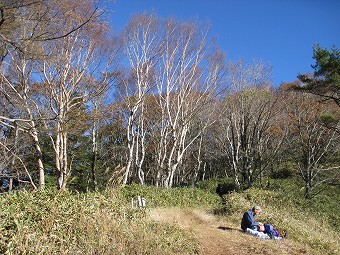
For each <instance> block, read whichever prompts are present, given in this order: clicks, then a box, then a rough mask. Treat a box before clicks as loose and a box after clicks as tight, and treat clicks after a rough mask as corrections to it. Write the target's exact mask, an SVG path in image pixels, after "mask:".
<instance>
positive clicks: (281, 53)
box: [110, 0, 340, 86]
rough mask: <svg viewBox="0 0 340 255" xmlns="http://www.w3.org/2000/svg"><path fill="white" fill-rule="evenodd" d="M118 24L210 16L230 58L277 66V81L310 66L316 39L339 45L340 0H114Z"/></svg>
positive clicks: (325, 44) (114, 20) (114, 18)
mask: <svg viewBox="0 0 340 255" xmlns="http://www.w3.org/2000/svg"><path fill="white" fill-rule="evenodd" d="M114 2H115V3H114V4H110V9H111V11H112V15H111V18H112V20H111V22H112V23H113V26H114V29H115V30H119V29H121V28H122V27H123V26H125V25H126V24H127V23H128V21H129V19H130V17H131V15H133V14H136V13H139V12H143V11H153V12H155V13H156V14H157V15H158V16H160V17H170V16H175V17H178V18H181V19H192V18H197V19H198V20H202V21H206V20H209V21H210V22H211V24H212V30H211V32H212V35H214V36H215V37H216V38H217V41H218V44H219V46H220V47H221V48H222V49H223V50H224V51H225V52H226V53H227V59H229V60H234V59H239V58H244V59H246V60H252V59H257V60H263V61H266V62H268V63H269V64H270V65H271V66H272V67H273V72H272V77H273V82H274V85H275V86H278V85H279V84H281V82H284V81H293V80H296V76H297V74H298V73H305V72H311V71H313V69H312V68H311V64H313V63H314V60H313V58H312V55H313V45H314V43H319V44H320V45H321V46H322V47H326V48H331V47H332V46H336V47H337V48H340V0H115V1H114Z"/></svg>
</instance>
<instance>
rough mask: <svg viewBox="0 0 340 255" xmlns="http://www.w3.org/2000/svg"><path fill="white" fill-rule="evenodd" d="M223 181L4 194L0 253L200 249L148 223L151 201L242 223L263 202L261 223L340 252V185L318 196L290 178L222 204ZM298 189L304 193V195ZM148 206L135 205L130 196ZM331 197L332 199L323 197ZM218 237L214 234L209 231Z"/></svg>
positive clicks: (178, 233)
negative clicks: (219, 188)
mask: <svg viewBox="0 0 340 255" xmlns="http://www.w3.org/2000/svg"><path fill="white" fill-rule="evenodd" d="M218 182H221V180H213V181H207V182H201V183H199V184H198V186H197V187H196V188H188V187H178V188H170V189H165V188H157V187H153V186H140V185H129V186H125V187H121V188H118V189H108V190H106V191H101V192H92V193H91V192H90V193H70V192H67V191H66V192H62V193H60V192H59V191H57V190H54V189H46V190H43V191H41V190H39V191H35V192H27V191H19V192H15V193H12V194H3V195H1V196H0V205H1V210H0V234H1V235H0V237H1V238H0V253H1V254H13V255H16V254H82V255H87V254H103V255H105V254H113V255H114V254H164V255H166V254H198V253H199V250H200V247H199V243H198V241H197V240H196V239H195V237H194V235H193V234H192V233H190V232H188V231H184V230H183V229H180V228H179V227H176V226H171V225H167V224H165V223H158V222H153V221H150V220H149V219H148V218H147V217H146V215H147V210H148V208H150V207H173V206H176V207H185V208H198V207H200V208H204V209H207V210H210V211H212V212H214V213H215V214H218V215H219V216H220V217H223V218H224V219H225V220H226V221H227V222H230V223H233V224H234V225H235V226H239V224H240V219H241V217H242V214H243V213H244V211H246V210H248V209H250V208H251V207H252V206H253V205H254V204H259V205H261V206H262V207H263V213H262V215H261V216H260V217H259V220H260V221H263V222H269V223H272V224H273V225H274V226H277V227H278V228H279V229H281V230H282V229H285V230H286V231H287V233H288V238H289V239H290V240H293V241H294V242H297V243H299V244H307V245H308V246H310V247H311V248H312V249H313V250H315V254H329V255H335V254H339V251H340V249H339V241H338V240H339V239H340V238H339V237H340V236H339V231H338V225H336V224H333V223H332V222H335V221H337V220H339V218H338V217H339V214H338V212H339V203H338V204H336V203H335V202H333V201H334V200H335V201H338V200H337V199H339V198H338V195H337V194H338V192H337V191H338V189H336V188H333V187H329V189H328V191H327V192H324V193H322V194H323V195H321V193H320V195H319V196H318V197H315V198H314V200H310V201H306V200H304V199H303V191H300V190H299V189H300V188H299V185H297V184H296V183H294V182H293V181H291V180H288V181H280V182H273V183H272V184H271V185H270V189H271V190H263V189H259V188H252V189H249V190H246V191H242V192H232V193H230V194H228V195H227V196H226V198H227V199H226V204H224V205H223V204H222V203H221V201H220V198H219V197H218V196H217V195H216V194H215V188H216V184H217V183H218ZM300 193H301V196H300ZM137 195H140V196H142V197H144V198H145V199H146V205H147V207H146V208H140V209H133V208H131V198H132V197H134V196H137ZM325 201H329V203H331V205H330V204H329V203H325ZM212 238H213V237H212Z"/></svg>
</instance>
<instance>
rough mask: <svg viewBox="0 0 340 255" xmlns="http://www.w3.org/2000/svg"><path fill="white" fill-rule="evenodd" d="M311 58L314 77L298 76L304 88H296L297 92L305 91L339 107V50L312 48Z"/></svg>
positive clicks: (316, 46) (317, 46)
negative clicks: (330, 101) (332, 101)
mask: <svg viewBox="0 0 340 255" xmlns="http://www.w3.org/2000/svg"><path fill="white" fill-rule="evenodd" d="M313 58H314V59H315V61H316V63H315V65H313V66H312V67H313V68H314V77H312V78H310V77H308V76H307V75H302V74H300V75H298V78H299V80H300V81H302V82H303V84H304V86H303V87H302V88H301V87H296V89H299V90H301V89H302V90H305V91H308V92H310V93H312V94H316V95H320V96H322V97H324V98H325V99H332V100H334V101H335V102H336V103H337V105H338V106H339V105H340V101H339V100H340V98H339V96H340V95H339V91H340V50H339V49H337V48H336V47H333V48H332V49H331V50H328V49H325V48H322V47H320V45H318V44H317V45H315V46H314V52H313Z"/></svg>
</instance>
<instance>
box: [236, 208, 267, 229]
mask: <svg viewBox="0 0 340 255" xmlns="http://www.w3.org/2000/svg"><path fill="white" fill-rule="evenodd" d="M261 211H262V209H261V207H260V206H258V205H255V206H254V207H253V208H252V209H251V210H249V211H246V212H245V213H244V214H243V217H242V221H241V228H242V230H243V231H246V229H247V228H250V229H252V230H256V231H258V230H259V229H260V227H261V226H263V224H262V223H261V222H257V221H255V219H254V217H255V216H256V215H259V214H260V213H261Z"/></svg>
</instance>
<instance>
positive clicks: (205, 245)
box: [150, 208, 312, 255]
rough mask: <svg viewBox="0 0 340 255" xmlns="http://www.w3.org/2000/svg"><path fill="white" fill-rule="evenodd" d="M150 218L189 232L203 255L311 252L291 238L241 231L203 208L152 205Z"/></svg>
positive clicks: (290, 254) (292, 254)
mask: <svg viewBox="0 0 340 255" xmlns="http://www.w3.org/2000/svg"><path fill="white" fill-rule="evenodd" d="M150 218H151V219H152V220H155V221H160V222H166V223H170V224H178V225H179V226H180V227H182V228H185V229H188V230H190V231H192V232H193V233H194V234H195V236H196V237H197V239H198V240H199V242H200V243H201V253H200V254H202V255H210V254H211V255H220V254H221V255H222V254H223V255H245V254H256V253H258V254H268V255H269V254H280V255H284V254H289V255H294V254H296V255H298V254H308V255H309V254H312V253H311V251H310V250H309V249H307V248H306V247H304V246H301V245H298V244H296V243H294V242H293V241H291V240H283V241H276V240H264V239H258V238H255V237H253V236H250V235H247V234H244V233H243V232H241V230H240V229H239V227H238V226H235V225H232V224H230V223H228V222H222V221H221V220H219V219H218V217H216V216H214V215H212V214H211V213H209V212H206V211H204V210H199V209H180V208H154V209H151V210H150Z"/></svg>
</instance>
